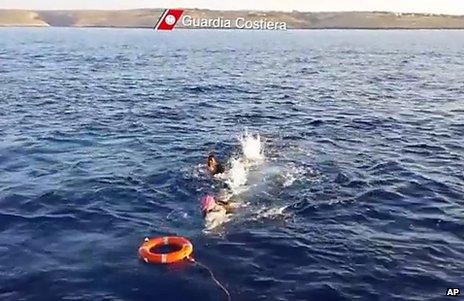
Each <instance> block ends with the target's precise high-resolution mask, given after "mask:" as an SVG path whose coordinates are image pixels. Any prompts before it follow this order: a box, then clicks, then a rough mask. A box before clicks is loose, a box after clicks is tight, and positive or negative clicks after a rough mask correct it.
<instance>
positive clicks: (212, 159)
mask: <svg viewBox="0 0 464 301" xmlns="http://www.w3.org/2000/svg"><path fill="white" fill-rule="evenodd" d="M207 164H208V170H209V171H210V172H211V173H212V174H216V173H217V171H218V167H219V161H218V159H217V158H216V156H215V155H214V154H210V155H209V156H208V161H207Z"/></svg>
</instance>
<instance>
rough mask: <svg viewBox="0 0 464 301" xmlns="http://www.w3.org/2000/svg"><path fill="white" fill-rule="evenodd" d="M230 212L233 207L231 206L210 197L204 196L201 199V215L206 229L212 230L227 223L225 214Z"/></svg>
mask: <svg viewBox="0 0 464 301" xmlns="http://www.w3.org/2000/svg"><path fill="white" fill-rule="evenodd" d="M232 211H233V207H232V206H231V204H229V203H224V202H221V201H216V199H215V198H214V197H213V196H211V195H206V196H204V197H202V198H201V213H202V214H203V217H204V219H205V225H206V228H207V229H213V228H215V227H217V226H219V225H220V224H223V223H225V222H226V221H228V217H227V214H229V213H231V212H232Z"/></svg>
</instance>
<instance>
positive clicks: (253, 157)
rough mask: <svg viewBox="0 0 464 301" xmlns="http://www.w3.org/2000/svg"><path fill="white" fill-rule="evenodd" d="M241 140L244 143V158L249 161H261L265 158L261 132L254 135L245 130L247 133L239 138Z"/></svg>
mask: <svg viewBox="0 0 464 301" xmlns="http://www.w3.org/2000/svg"><path fill="white" fill-rule="evenodd" d="M239 141H240V144H241V145H242V152H243V157H244V159H246V160H248V161H260V160H263V159H264V149H263V145H262V143H261V137H260V135H259V134H256V136H254V135H252V134H249V133H248V132H245V134H244V135H242V136H241V137H240V138H239Z"/></svg>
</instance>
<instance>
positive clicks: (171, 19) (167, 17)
mask: <svg viewBox="0 0 464 301" xmlns="http://www.w3.org/2000/svg"><path fill="white" fill-rule="evenodd" d="M183 12H184V10H183V9H166V10H164V12H163V14H162V15H161V17H160V18H159V20H158V22H157V23H156V25H155V29H156V30H172V29H173V28H174V26H175V25H176V23H177V21H179V19H180V17H181V16H182V13H183Z"/></svg>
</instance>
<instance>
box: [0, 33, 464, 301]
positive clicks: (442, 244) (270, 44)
mask: <svg viewBox="0 0 464 301" xmlns="http://www.w3.org/2000/svg"><path fill="white" fill-rule="evenodd" d="M463 61H464V32H463V31H288V32H240V31H207V30H201V31H187V30H179V31H173V32H168V33H158V32H153V31H151V30H136V29H131V30H120V29H64V28H55V29H19V28H10V29H1V30H0V105H1V106H0V139H1V140H0V250H1V251H0V299H1V300H47V301H48V300H176V301H177V300H202V301H205V300H224V299H225V295H224V293H223V292H222V291H221V290H220V289H219V288H218V287H217V286H216V285H215V284H214V282H213V281H211V279H210V277H209V274H208V273H207V272H206V271H205V270H204V269H202V268H201V267H199V266H194V265H192V264H191V263H181V264H176V265H172V266H156V265H148V264H145V263H143V262H141V261H140V260H139V259H138V257H137V249H138V246H139V244H140V243H141V242H142V240H143V238H144V237H145V236H158V235H166V234H179V235H184V236H186V237H189V238H190V239H191V241H192V242H193V244H194V248H195V251H194V253H195V257H196V258H197V259H198V260H200V261H201V262H203V263H205V264H206V265H208V266H209V267H210V268H211V269H212V270H213V271H214V273H215V275H216V277H217V278H218V279H219V280H220V281H221V282H223V283H224V285H225V286H226V287H227V288H228V290H229V291H230V293H231V295H232V300H242V301H244V300H441V299H446V297H445V293H446V289H447V288H451V287H460V288H461V290H462V289H464V287H462V285H463V283H464V281H463V280H464V275H463V273H464V272H463V271H464V188H463V184H464V174H463V170H464V138H463V137H464V98H463V95H464V81H463V74H464V64H463ZM245 129H248V130H249V131H252V132H255V133H260V134H261V135H262V137H263V138H264V141H265V145H266V147H265V154H266V162H265V163H264V167H263V169H265V170H267V171H266V172H263V171H260V172H257V174H256V175H255V176H254V178H253V181H254V183H255V184H256V185H255V186H256V187H257V188H256V189H254V190H253V189H251V190H250V191H248V192H247V193H245V194H244V196H243V197H242V198H244V200H243V202H245V203H248V204H249V205H248V206H247V207H246V208H245V209H244V210H242V212H240V213H237V214H236V216H235V217H234V218H233V219H232V220H231V221H230V222H229V223H227V224H225V225H224V227H223V228H221V229H220V230H218V231H217V232H215V233H204V232H203V231H202V230H203V223H202V217H201V214H200V212H199V210H198V198H199V197H200V196H201V195H202V194H204V193H207V192H215V191H216V190H215V188H214V187H212V185H216V184H214V183H213V181H212V180H211V179H209V178H208V177H207V175H205V174H204V173H203V172H202V168H201V164H203V163H204V161H205V156H206V155H207V154H208V153H209V152H210V151H211V150H215V151H216V152H217V153H218V154H219V156H220V157H221V158H223V159H227V158H229V157H231V156H234V155H238V154H239V152H240V148H239V144H238V142H237V139H236V136H237V135H239V134H240V133H243V131H244V130H245ZM250 179H251V177H250ZM282 207H285V208H286V209H285V210H284V212H283V213H282V214H278V213H276V214H273V213H272V212H273V210H274V209H275V208H282ZM446 300H447V299H446Z"/></svg>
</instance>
